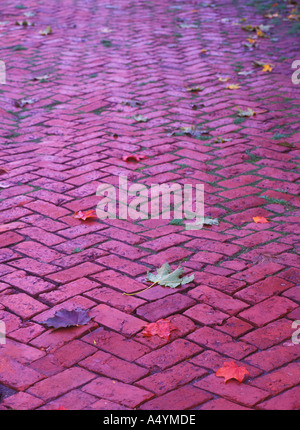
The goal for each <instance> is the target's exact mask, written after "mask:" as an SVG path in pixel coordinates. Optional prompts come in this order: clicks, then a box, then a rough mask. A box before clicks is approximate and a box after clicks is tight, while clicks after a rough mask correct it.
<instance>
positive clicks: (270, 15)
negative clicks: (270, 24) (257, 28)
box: [264, 12, 279, 19]
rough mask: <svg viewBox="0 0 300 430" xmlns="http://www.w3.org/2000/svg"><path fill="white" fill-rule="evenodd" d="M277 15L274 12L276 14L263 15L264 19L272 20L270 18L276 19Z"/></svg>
mask: <svg viewBox="0 0 300 430" xmlns="http://www.w3.org/2000/svg"><path fill="white" fill-rule="evenodd" d="M278 16H279V15H278V13H277V12H276V13H266V14H265V15H264V17H265V18H269V19H272V18H277V17H278Z"/></svg>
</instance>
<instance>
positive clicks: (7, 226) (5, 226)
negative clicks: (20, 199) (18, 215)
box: [0, 221, 25, 233]
mask: <svg viewBox="0 0 300 430" xmlns="http://www.w3.org/2000/svg"><path fill="white" fill-rule="evenodd" d="M22 227H25V224H24V223H22V222H18V221H16V222H11V223H10V224H0V233H3V232H4V231H10V230H15V229H17V228H22Z"/></svg>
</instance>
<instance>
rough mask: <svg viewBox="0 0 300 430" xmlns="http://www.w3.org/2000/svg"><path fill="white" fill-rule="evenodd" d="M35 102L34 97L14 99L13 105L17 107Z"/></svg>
mask: <svg viewBox="0 0 300 430" xmlns="http://www.w3.org/2000/svg"><path fill="white" fill-rule="evenodd" d="M34 102H35V100H34V99H22V100H20V101H19V100H16V101H15V106H16V107H19V108H23V107H24V106H26V105H31V104H33V103H34Z"/></svg>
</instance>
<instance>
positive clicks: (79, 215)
mask: <svg viewBox="0 0 300 430" xmlns="http://www.w3.org/2000/svg"><path fill="white" fill-rule="evenodd" d="M96 216H97V214H96V211H95V209H91V210H89V211H85V212H83V211H78V212H75V214H74V218H77V219H81V220H82V221H85V220H86V219H88V218H95V217H96Z"/></svg>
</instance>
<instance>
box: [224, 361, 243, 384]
mask: <svg viewBox="0 0 300 430" xmlns="http://www.w3.org/2000/svg"><path fill="white" fill-rule="evenodd" d="M216 376H223V377H224V378H225V382H227V381H229V379H236V380H237V381H239V382H243V380H244V379H245V377H246V376H249V372H248V370H247V369H246V367H243V366H238V365H237V364H236V363H235V362H234V361H226V362H225V363H224V366H223V367H220V368H219V369H218V370H217V372H216Z"/></svg>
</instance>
